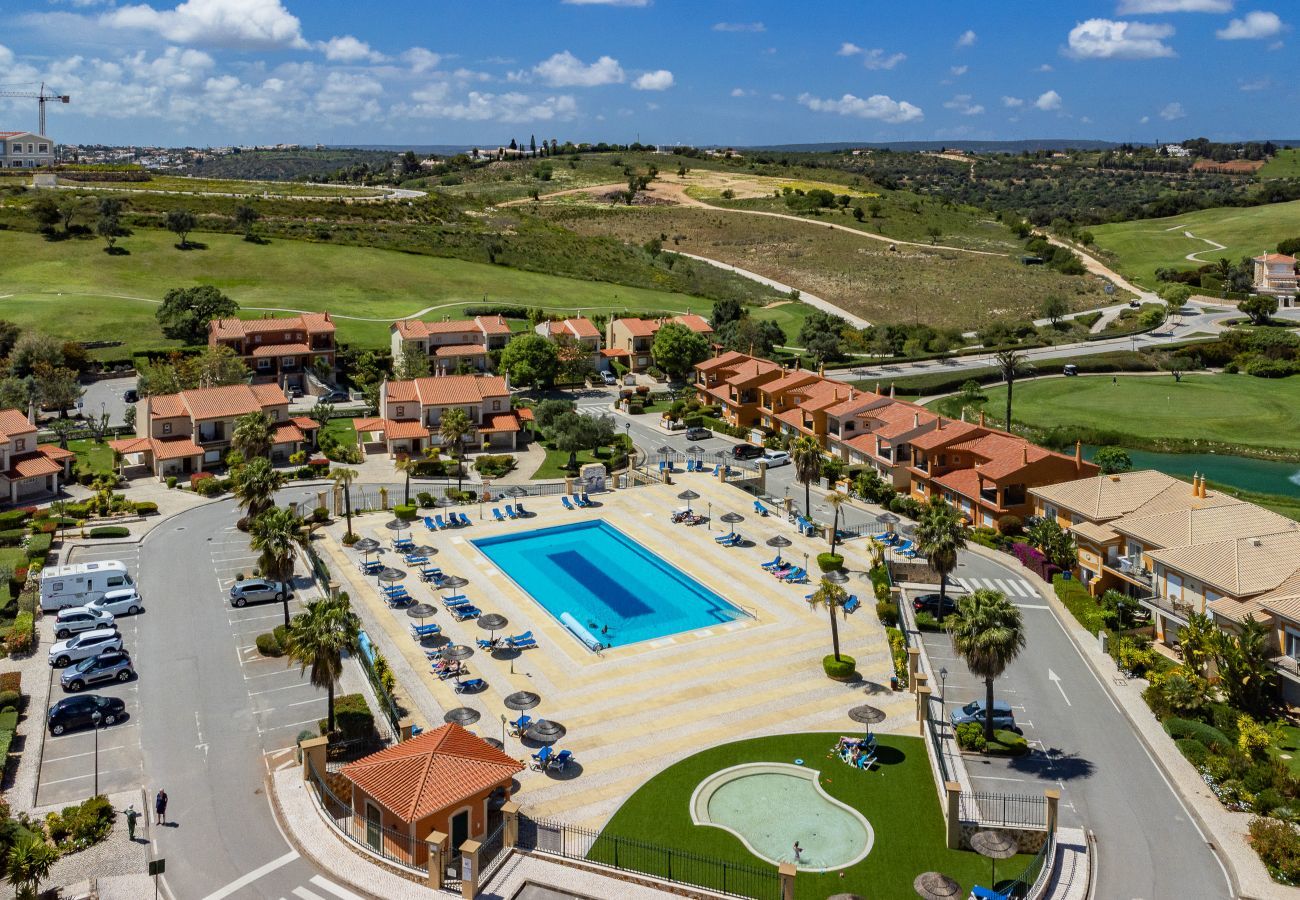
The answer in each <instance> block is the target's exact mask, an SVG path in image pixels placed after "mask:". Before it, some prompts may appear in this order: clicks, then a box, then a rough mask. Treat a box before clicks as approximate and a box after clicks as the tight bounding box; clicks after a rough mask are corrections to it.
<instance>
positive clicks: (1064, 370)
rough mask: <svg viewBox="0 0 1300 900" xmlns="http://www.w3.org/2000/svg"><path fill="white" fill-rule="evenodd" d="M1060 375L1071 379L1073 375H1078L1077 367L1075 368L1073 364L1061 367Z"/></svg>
mask: <svg viewBox="0 0 1300 900" xmlns="http://www.w3.org/2000/svg"><path fill="white" fill-rule="evenodd" d="M1061 374H1062V375H1064V376H1066V377H1067V378H1072V377H1074V376H1075V375H1078V374H1079V367H1078V366H1076V365H1075V364H1074V363H1069V364H1068V365H1065V366H1062V367H1061Z"/></svg>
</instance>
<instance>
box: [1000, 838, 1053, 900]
mask: <svg viewBox="0 0 1300 900" xmlns="http://www.w3.org/2000/svg"><path fill="white" fill-rule="evenodd" d="M1055 856H1056V835H1054V834H1049V835H1048V836H1047V840H1045V841H1043V846H1042V847H1040V848H1039V850H1038V853H1037V854H1036V855H1035V856H1034V858H1033V859H1031V860H1030V861H1029V865H1027V866H1025V870H1024V871H1023V872H1021V873H1020V875H1019V876H1017V877H1016V880H1015V881H1013V882H1012V883H1011V886H1010V887H1008V888H1006V890H1005V893H1006V894H1007V896H1009V897H1013V898H1014V900H1024V898H1026V897H1028V896H1029V895H1030V894H1031V892H1032V891H1033V889H1034V885H1036V884H1037V883H1038V879H1039V878H1041V877H1042V876H1043V873H1044V872H1045V871H1046V870H1047V869H1048V867H1049V866H1050V865H1051V863H1052V860H1053V859H1054V858H1055Z"/></svg>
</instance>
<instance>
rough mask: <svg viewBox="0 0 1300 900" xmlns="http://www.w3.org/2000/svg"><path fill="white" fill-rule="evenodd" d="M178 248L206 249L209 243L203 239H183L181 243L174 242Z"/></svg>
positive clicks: (174, 245)
mask: <svg viewBox="0 0 1300 900" xmlns="http://www.w3.org/2000/svg"><path fill="white" fill-rule="evenodd" d="M172 246H173V247H175V248H176V249H177V250H187V251H188V250H206V249H208V245H207V244H205V243H203V242H202V241H182V242H181V243H179V244H172Z"/></svg>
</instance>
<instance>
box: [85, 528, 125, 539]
mask: <svg viewBox="0 0 1300 900" xmlns="http://www.w3.org/2000/svg"><path fill="white" fill-rule="evenodd" d="M86 535H87V537H92V538H124V537H130V536H131V529H129V528H127V527H126V526H125V525H100V526H99V527H98V528H92V529H90V531H88V532H86Z"/></svg>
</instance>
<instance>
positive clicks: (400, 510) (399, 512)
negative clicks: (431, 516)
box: [393, 503, 416, 522]
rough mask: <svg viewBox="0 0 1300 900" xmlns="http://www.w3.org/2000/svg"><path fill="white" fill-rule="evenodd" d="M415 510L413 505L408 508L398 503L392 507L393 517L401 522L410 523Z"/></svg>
mask: <svg viewBox="0 0 1300 900" xmlns="http://www.w3.org/2000/svg"><path fill="white" fill-rule="evenodd" d="M415 510H416V507H415V504H414V503H412V504H411V505H410V506H406V505H405V504H401V503H399V504H397V505H396V506H394V507H393V515H395V516H397V518H399V519H401V520H402V521H403V522H410V521H411V520H413V519H414V518H415Z"/></svg>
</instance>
